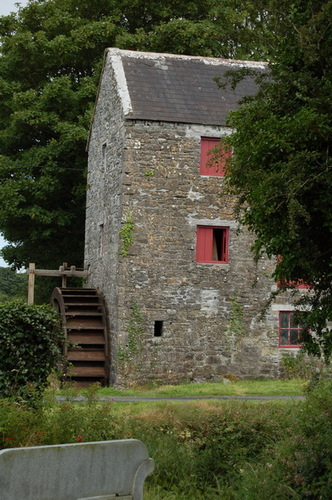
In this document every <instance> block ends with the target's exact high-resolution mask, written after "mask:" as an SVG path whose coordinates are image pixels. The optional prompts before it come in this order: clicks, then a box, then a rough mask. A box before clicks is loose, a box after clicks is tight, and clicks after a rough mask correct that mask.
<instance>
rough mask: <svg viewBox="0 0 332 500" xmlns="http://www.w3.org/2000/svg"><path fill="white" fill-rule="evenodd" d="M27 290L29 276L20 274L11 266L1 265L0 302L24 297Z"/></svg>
mask: <svg viewBox="0 0 332 500" xmlns="http://www.w3.org/2000/svg"><path fill="white" fill-rule="evenodd" d="M26 292H27V276H26V275H24V274H18V273H16V272H15V271H13V269H11V268H10V267H0V302H5V301H8V300H13V299H18V298H21V299H24V298H25V296H26Z"/></svg>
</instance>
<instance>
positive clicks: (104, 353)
mask: <svg viewBox="0 0 332 500" xmlns="http://www.w3.org/2000/svg"><path fill="white" fill-rule="evenodd" d="M51 304H52V306H53V307H55V308H56V309H57V310H58V311H59V312H60V314H61V323H62V329H63V331H64V334H65V337H66V339H67V343H66V344H65V346H64V355H65V359H66V367H65V373H64V377H65V379H66V380H71V381H73V382H74V383H75V385H78V386H79V387H85V386H87V385H90V384H92V383H94V382H100V383H101V384H102V385H107V383H108V359H109V353H108V342H107V328H106V311H105V305H104V300H103V297H102V296H101V295H100V293H99V292H98V290H96V289H95V288H55V289H54V290H53V293H52V297H51Z"/></svg>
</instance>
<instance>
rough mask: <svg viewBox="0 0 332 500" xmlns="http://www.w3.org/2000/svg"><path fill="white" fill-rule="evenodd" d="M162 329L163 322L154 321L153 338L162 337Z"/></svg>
mask: <svg viewBox="0 0 332 500" xmlns="http://www.w3.org/2000/svg"><path fill="white" fill-rule="evenodd" d="M163 329H164V322H163V321H155V322H154V336H155V337H162V335H163Z"/></svg>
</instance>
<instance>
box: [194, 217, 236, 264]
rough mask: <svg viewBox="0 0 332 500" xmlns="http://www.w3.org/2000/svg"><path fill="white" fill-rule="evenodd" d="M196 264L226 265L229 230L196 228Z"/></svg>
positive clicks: (225, 228)
mask: <svg viewBox="0 0 332 500" xmlns="http://www.w3.org/2000/svg"><path fill="white" fill-rule="evenodd" d="M196 238H197V239H196V262H209V263H214V264H227V262H228V245H229V228H228V227H213V226H197V233H196Z"/></svg>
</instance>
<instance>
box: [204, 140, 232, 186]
mask: <svg viewBox="0 0 332 500" xmlns="http://www.w3.org/2000/svg"><path fill="white" fill-rule="evenodd" d="M218 144H220V139H218V138H216V137H201V161H200V174H201V175H211V176H219V177H223V176H224V175H225V164H226V160H227V158H228V157H229V156H230V155H231V152H230V151H226V150H221V151H220V158H219V160H218V161H216V162H215V163H213V164H212V165H211V166H210V165H209V163H208V162H209V160H211V158H212V156H213V155H211V154H209V153H210V151H211V150H212V149H213V148H215V147H216V146H217V145H218Z"/></svg>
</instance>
